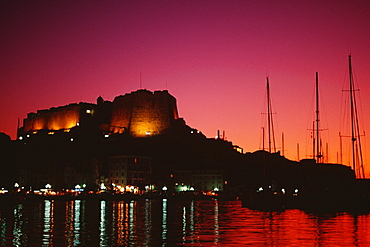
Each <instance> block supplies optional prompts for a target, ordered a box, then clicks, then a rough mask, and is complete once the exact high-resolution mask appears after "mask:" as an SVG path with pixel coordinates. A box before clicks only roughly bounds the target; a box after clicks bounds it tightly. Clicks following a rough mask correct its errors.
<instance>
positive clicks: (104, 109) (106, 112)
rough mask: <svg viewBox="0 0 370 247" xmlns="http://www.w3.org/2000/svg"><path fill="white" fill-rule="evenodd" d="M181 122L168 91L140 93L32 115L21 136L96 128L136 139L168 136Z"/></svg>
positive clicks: (54, 108)
mask: <svg viewBox="0 0 370 247" xmlns="http://www.w3.org/2000/svg"><path fill="white" fill-rule="evenodd" d="M177 119H179V117H178V111H177V106H176V99H175V98H174V97H173V96H172V95H170V94H169V93H168V91H167V90H164V91H155V92H154V93H153V92H150V91H148V90H143V89H140V90H137V91H135V92H131V93H127V94H125V95H121V96H117V97H116V98H115V99H114V101H113V102H110V101H104V100H103V98H102V97H99V98H98V99H97V104H92V103H82V102H81V103H78V104H76V103H75V104H69V105H66V106H60V107H53V108H50V109H47V110H38V111H37V113H33V112H32V113H28V115H27V118H26V119H24V120H23V127H22V128H20V129H19V131H18V135H19V136H20V135H24V134H31V133H33V134H36V133H37V132H39V131H48V133H53V132H54V131H64V132H69V131H70V130H71V129H72V128H74V127H77V126H81V127H89V128H91V127H93V128H94V127H96V128H99V129H100V130H101V131H102V132H104V133H107V134H108V133H112V134H114V133H119V134H122V133H128V134H129V135H131V136H133V137H144V136H152V135H158V134H162V133H164V132H165V131H166V130H167V129H169V128H170V127H171V126H173V124H174V123H175V121H176V120H177Z"/></svg>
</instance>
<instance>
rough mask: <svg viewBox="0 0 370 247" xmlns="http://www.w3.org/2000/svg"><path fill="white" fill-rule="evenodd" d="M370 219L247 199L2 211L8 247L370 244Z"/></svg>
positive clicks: (26, 206) (42, 203)
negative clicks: (262, 207)
mask: <svg viewBox="0 0 370 247" xmlns="http://www.w3.org/2000/svg"><path fill="white" fill-rule="evenodd" d="M369 232H370V214H351V213H346V212H340V213H338V212H336V213H335V212H331V213H320V214H319V213H309V212H304V211H301V210H297V209H292V210H285V211H282V212H262V211H258V210H250V209H248V208H244V207H242V206H241V202H240V201H218V200H208V201H196V200H193V201H180V200H171V199H156V200H138V201H109V200H108V201H106V200H68V201H66V200H50V199H48V200H38V201H31V202H22V203H18V204H14V205H12V206H6V207H1V208H0V245H1V246H248V245H249V246H370V234H369Z"/></svg>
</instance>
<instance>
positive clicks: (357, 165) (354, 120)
mask: <svg viewBox="0 0 370 247" xmlns="http://www.w3.org/2000/svg"><path fill="white" fill-rule="evenodd" d="M348 66H349V95H350V104H351V141H352V145H351V146H352V163H353V170H354V171H355V173H356V177H358V178H365V171H364V167H363V159H362V148H361V140H360V129H359V124H358V116H357V106H356V96H355V88H354V82H353V72H352V60H351V55H349V56H348Z"/></svg>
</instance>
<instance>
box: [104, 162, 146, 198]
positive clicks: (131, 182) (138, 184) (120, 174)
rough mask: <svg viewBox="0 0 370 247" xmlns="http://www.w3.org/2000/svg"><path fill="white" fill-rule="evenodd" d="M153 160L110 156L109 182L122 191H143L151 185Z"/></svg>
mask: <svg viewBox="0 0 370 247" xmlns="http://www.w3.org/2000/svg"><path fill="white" fill-rule="evenodd" d="M150 175H151V158H150V157H143V156H127V155H119V156H110V157H109V158H108V181H109V184H110V185H112V187H117V188H119V189H120V190H121V191H130V192H131V190H133V188H132V187H134V188H140V189H141V190H143V189H144V188H145V186H147V185H149V184H150Z"/></svg>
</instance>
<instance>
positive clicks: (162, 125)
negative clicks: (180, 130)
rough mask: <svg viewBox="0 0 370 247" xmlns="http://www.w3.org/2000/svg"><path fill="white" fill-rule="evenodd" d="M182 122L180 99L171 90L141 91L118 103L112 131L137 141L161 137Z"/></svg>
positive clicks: (114, 104) (125, 97)
mask: <svg viewBox="0 0 370 247" xmlns="http://www.w3.org/2000/svg"><path fill="white" fill-rule="evenodd" d="M178 118H179V117H178V112H177V106H176V99H175V98H174V97H173V96H172V95H170V94H169V93H168V91H167V90H164V91H155V92H154V93H152V92H150V91H148V90H138V91H135V92H131V93H128V94H125V95H123V96H122V95H121V96H118V97H116V98H115V99H114V101H113V110H112V119H111V128H110V131H111V132H112V133H124V132H128V133H129V134H130V135H131V136H134V137H144V136H152V135H158V134H162V133H163V132H164V131H165V130H166V129H168V128H169V127H171V126H172V124H173V123H174V122H175V120H176V119H178Z"/></svg>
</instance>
